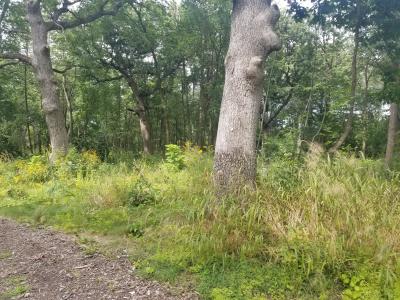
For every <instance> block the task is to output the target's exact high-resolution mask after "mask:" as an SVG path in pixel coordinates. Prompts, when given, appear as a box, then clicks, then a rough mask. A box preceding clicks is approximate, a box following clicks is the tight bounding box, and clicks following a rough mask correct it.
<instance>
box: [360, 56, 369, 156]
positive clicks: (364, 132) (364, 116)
mask: <svg viewBox="0 0 400 300" xmlns="http://www.w3.org/2000/svg"><path fill="white" fill-rule="evenodd" d="M368 70H369V66H368V63H366V64H365V68H364V84H365V86H364V105H363V109H362V122H363V129H362V145H361V152H362V154H363V156H364V157H365V153H366V150H367V124H368V97H369V95H368V89H369V79H370V75H369V72H368Z"/></svg>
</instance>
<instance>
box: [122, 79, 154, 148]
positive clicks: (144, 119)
mask: <svg viewBox="0 0 400 300" xmlns="http://www.w3.org/2000/svg"><path fill="white" fill-rule="evenodd" d="M127 81H128V85H129V87H130V88H131V91H132V94H133V97H134V100H135V102H136V108H135V109H134V112H135V113H136V115H137V116H138V118H139V124H140V135H141V136H142V141H143V154H145V155H149V154H151V153H152V147H151V136H150V123H149V120H148V116H147V111H146V106H145V101H144V99H143V98H142V96H141V95H140V93H139V88H138V86H137V84H136V82H135V81H134V80H133V79H130V78H127Z"/></svg>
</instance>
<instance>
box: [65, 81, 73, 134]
mask: <svg viewBox="0 0 400 300" xmlns="http://www.w3.org/2000/svg"><path fill="white" fill-rule="evenodd" d="M62 87H63V92H64V98H65V101H66V102H67V110H68V117H69V126H68V137H69V138H70V139H71V138H72V135H73V133H74V117H73V107H72V101H71V97H70V94H69V93H68V88H67V76H66V74H63V85H62Z"/></svg>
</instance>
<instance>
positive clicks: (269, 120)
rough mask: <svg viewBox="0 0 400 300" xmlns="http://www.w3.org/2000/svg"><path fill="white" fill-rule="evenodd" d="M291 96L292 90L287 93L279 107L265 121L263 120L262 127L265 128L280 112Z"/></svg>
mask: <svg viewBox="0 0 400 300" xmlns="http://www.w3.org/2000/svg"><path fill="white" fill-rule="evenodd" d="M292 96H293V91H292V90H290V92H289V95H287V97H286V99H285V101H283V103H282V104H281V106H279V108H278V109H277V110H276V111H275V112H273V113H272V115H271V116H270V117H269V118H268V120H267V122H264V126H263V128H264V129H267V128H268V127H269V125H271V123H272V122H273V121H274V120H275V119H276V118H277V117H278V115H279V114H280V113H281V111H282V110H283V109H284V108H285V107H286V106H287V105H288V104H289V102H290V100H291V99H292Z"/></svg>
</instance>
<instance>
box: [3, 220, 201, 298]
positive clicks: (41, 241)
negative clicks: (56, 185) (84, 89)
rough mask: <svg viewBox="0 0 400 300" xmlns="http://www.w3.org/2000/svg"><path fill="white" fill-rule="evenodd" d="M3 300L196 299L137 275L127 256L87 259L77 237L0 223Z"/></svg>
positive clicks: (20, 225) (24, 225) (190, 293)
mask: <svg viewBox="0 0 400 300" xmlns="http://www.w3.org/2000/svg"><path fill="white" fill-rule="evenodd" d="M0 299H1V300H3V299H46V300H47V299H49V300H53V299H54V300H56V299H79V300H84V299H163V300H164V299H165V300H168V299H180V300H181V299H182V300H183V299H185V300H186V299H198V296H197V294H195V293H194V292H182V291H179V289H173V288H171V287H166V286H165V285H162V284H160V283H157V282H155V281H151V280H146V279H142V278H140V277H138V276H137V275H136V274H135V272H134V270H133V269H132V265H131V263H130V262H129V261H128V259H126V258H115V259H113V258H109V257H106V256H104V255H101V254H99V253H95V254H91V255H88V254H87V253H85V252H84V251H83V250H82V247H81V246H80V245H79V244H78V243H77V240H76V238H75V237H74V236H70V235H66V234H63V233H59V232H55V231H53V230H49V229H44V228H33V227H31V226H29V225H27V224H18V223H16V222H14V221H11V220H7V219H0Z"/></svg>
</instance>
